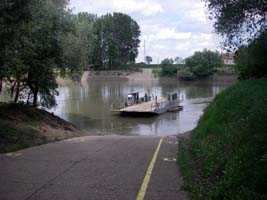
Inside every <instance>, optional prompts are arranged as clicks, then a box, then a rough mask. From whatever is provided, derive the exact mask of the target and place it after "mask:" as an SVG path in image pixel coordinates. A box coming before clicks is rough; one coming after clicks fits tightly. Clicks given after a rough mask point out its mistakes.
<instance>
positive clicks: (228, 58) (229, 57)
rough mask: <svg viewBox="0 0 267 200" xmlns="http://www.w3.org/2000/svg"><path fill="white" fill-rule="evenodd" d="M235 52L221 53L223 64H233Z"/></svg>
mask: <svg viewBox="0 0 267 200" xmlns="http://www.w3.org/2000/svg"><path fill="white" fill-rule="evenodd" d="M234 57H235V54H233V53H223V54H222V59H223V63H224V64H225V65H234V64H235V59H234Z"/></svg>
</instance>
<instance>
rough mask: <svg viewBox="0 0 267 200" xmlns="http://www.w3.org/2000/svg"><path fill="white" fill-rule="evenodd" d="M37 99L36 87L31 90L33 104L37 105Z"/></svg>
mask: <svg viewBox="0 0 267 200" xmlns="http://www.w3.org/2000/svg"><path fill="white" fill-rule="evenodd" d="M37 101H38V89H35V90H34V91H33V106H35V107H37Z"/></svg>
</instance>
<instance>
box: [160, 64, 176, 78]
mask: <svg viewBox="0 0 267 200" xmlns="http://www.w3.org/2000/svg"><path fill="white" fill-rule="evenodd" d="M176 75H177V67H176V66H175V65H161V71H160V76H167V77H172V76H176Z"/></svg>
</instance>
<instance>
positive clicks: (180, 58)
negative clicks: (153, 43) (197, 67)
mask: <svg viewBox="0 0 267 200" xmlns="http://www.w3.org/2000/svg"><path fill="white" fill-rule="evenodd" d="M174 62H175V63H176V64H183V63H184V59H183V58H182V57H179V56H178V57H176V58H175V59H174Z"/></svg>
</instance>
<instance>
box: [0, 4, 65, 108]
mask: <svg viewBox="0 0 267 200" xmlns="http://www.w3.org/2000/svg"><path fill="white" fill-rule="evenodd" d="M64 2H65V1H56V2H54V1H52V0H46V1H38V0H32V1H16V0H10V1H5V3H4V4H2V6H1V12H0V13H1V15H0V22H1V27H4V28H3V29H2V30H1V32H0V35H1V46H0V51H1V56H0V67H1V68H2V69H3V70H0V73H1V74H0V77H2V78H5V79H6V81H9V82H10V83H11V96H13V94H15V95H14V96H15V97H14V99H15V102H16V101H18V99H19V97H21V98H22V99H28V101H30V100H32V103H33V104H34V105H37V99H38V95H40V98H41V99H42V100H43V102H45V105H47V106H52V105H53V103H54V102H55V101H54V99H53V98H54V95H55V94H56V87H57V84H56V81H55V73H54V68H55V67H61V63H62V48H61V44H60V36H61V35H62V34H63V32H67V31H68V23H67V22H66V21H65V19H66V18H65V15H66V11H65V8H64V7H63V6H61V5H65V3H64ZM18 16H19V17H18ZM43 97H45V98H43ZM48 97H49V98H48ZM46 100H49V101H46Z"/></svg>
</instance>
